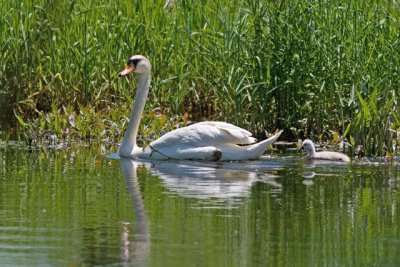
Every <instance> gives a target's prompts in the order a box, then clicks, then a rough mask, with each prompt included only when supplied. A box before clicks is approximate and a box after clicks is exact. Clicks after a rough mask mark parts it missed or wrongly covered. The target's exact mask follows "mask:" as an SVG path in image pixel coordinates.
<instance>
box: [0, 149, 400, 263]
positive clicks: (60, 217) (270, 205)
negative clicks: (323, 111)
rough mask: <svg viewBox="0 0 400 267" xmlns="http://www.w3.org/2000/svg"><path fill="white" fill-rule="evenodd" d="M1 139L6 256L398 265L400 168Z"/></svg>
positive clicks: (0, 218)
mask: <svg viewBox="0 0 400 267" xmlns="http://www.w3.org/2000/svg"><path fill="white" fill-rule="evenodd" d="M112 151H115V149H114V148H111V149H108V148H106V147H103V146H98V145H94V146H91V147H82V148H74V149H60V150H56V149H46V150H45V149H41V150H30V151H29V150H28V149H24V148H19V147H15V148H14V147H12V146H3V147H0V266H399V265H400V253H399V251H400V216H399V210H398V208H399V203H400V196H399V178H400V173H399V170H400V169H399V167H397V166H393V165H392V166H390V165H383V164H371V165H370V164H360V163H353V164H350V165H343V164H332V163H319V164H315V163H314V164H310V163H306V162H303V161H302V160H300V158H299V157H300V156H299V155H297V154H296V155H293V156H274V157H265V158H263V159H261V160H258V161H248V162H240V163H238V162H235V163H233V162H231V163H205V162H189V161H180V162H177V161H165V162H148V161H132V160H116V159H110V158H108V157H106V156H104V155H106V154H108V153H110V152H112Z"/></svg>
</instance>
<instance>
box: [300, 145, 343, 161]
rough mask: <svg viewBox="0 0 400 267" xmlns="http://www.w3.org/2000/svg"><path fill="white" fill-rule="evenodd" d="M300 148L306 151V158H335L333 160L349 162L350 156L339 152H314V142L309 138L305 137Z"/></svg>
mask: <svg viewBox="0 0 400 267" xmlns="http://www.w3.org/2000/svg"><path fill="white" fill-rule="evenodd" d="M300 149H304V150H305V151H307V156H306V157H307V158H308V159H319V160H335V161H343V162H350V158H349V157H348V156H347V155H345V154H343V153H339V152H335V151H320V152H316V151H315V146H314V143H313V142H312V141H311V140H309V139H306V140H304V141H303V144H302V145H301V148H300Z"/></svg>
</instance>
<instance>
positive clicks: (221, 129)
mask: <svg viewBox="0 0 400 267" xmlns="http://www.w3.org/2000/svg"><path fill="white" fill-rule="evenodd" d="M150 69H151V65H150V62H149V60H148V59H147V58H145V57H144V56H141V55H135V56H133V57H131V58H130V59H129V60H128V63H127V66H126V68H125V69H124V70H123V71H122V72H121V73H119V77H122V76H125V75H128V74H129V73H132V72H134V73H136V74H137V77H138V85H137V87H138V88H137V91H136V98H135V103H134V107H133V110H132V113H131V117H130V121H129V124H128V128H127V131H126V133H125V135H124V138H123V140H122V143H121V146H120V149H119V154H120V155H121V156H123V157H138V158H144V159H169V158H173V159H201V160H215V161H216V160H247V159H257V158H259V157H260V156H261V155H262V154H263V153H264V151H265V150H266V149H267V148H268V146H269V145H270V144H272V143H273V142H274V141H275V140H276V139H278V137H279V136H280V134H281V133H282V131H280V132H278V133H277V134H275V135H274V136H272V137H270V138H269V139H267V140H264V141H261V142H259V143H254V142H255V138H253V137H252V136H251V135H252V134H251V133H250V132H248V131H246V130H244V129H242V128H239V127H237V126H235V125H232V124H229V123H226V122H217V121H205V122H199V123H195V124H193V125H190V126H187V127H183V128H179V129H176V130H173V131H171V132H169V133H167V134H165V135H163V136H162V137H160V138H159V139H157V140H156V141H153V142H151V143H150V145H149V147H147V148H140V147H138V146H137V144H136V137H137V132H138V128H139V123H140V119H141V116H142V113H143V110H144V107H145V103H146V98H147V94H148V91H149V87H150Z"/></svg>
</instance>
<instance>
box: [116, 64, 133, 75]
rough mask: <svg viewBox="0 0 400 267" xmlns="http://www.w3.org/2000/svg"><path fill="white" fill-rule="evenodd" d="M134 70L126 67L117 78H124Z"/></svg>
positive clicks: (131, 66) (129, 66) (130, 66)
mask: <svg viewBox="0 0 400 267" xmlns="http://www.w3.org/2000/svg"><path fill="white" fill-rule="evenodd" d="M135 70H136V69H135V67H134V66H133V65H128V66H126V68H125V69H124V70H123V71H121V72H120V73H119V74H118V77H124V76H126V75H128V74H129V73H131V72H134V71H135Z"/></svg>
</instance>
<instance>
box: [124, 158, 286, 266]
mask: <svg viewBox="0 0 400 267" xmlns="http://www.w3.org/2000/svg"><path fill="white" fill-rule="evenodd" d="M120 162H121V168H122V171H123V174H124V176H125V180H126V184H127V188H128V190H129V194H130V196H131V198H132V202H133V207H134V209H135V210H134V212H135V218H136V221H135V224H134V229H135V234H134V236H133V241H132V242H130V240H129V238H130V237H131V236H132V235H130V233H129V227H128V226H129V223H123V225H122V231H121V232H122V233H121V260H122V262H124V263H126V264H127V265H128V264H129V265H131V264H132V263H134V264H135V265H138V266H141V265H146V262H147V261H148V259H149V256H150V232H149V225H148V220H147V216H146V211H145V207H144V203H143V198H142V194H141V191H140V186H139V182H138V177H137V173H136V171H137V168H138V167H139V166H141V167H145V168H146V169H147V170H148V171H149V172H151V173H153V174H155V175H156V176H158V177H159V178H160V179H161V181H162V183H163V184H164V185H165V189H166V190H165V191H166V192H167V193H171V194H177V195H179V196H182V197H190V198H196V199H200V200H207V203H208V204H209V205H212V206H213V207H214V206H219V207H221V205H223V206H225V207H229V208H232V207H234V205H233V204H234V203H236V202H237V203H241V201H242V198H243V197H246V196H248V195H250V193H251V188H252V186H253V184H254V183H256V182H263V183H267V184H269V185H271V186H272V187H273V188H274V189H275V190H276V191H280V190H281V187H282V186H281V184H280V183H278V182H277V181H276V180H275V179H276V177H277V175H275V174H274V173H273V172H274V171H276V170H277V169H280V168H281V165H280V164H279V163H266V161H250V162H246V163H240V164H239V163H209V162H195V161H144V160H132V159H126V158H121V159H120ZM267 170H268V171H267ZM203 203H204V202H203ZM203 207H204V206H203Z"/></svg>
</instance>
